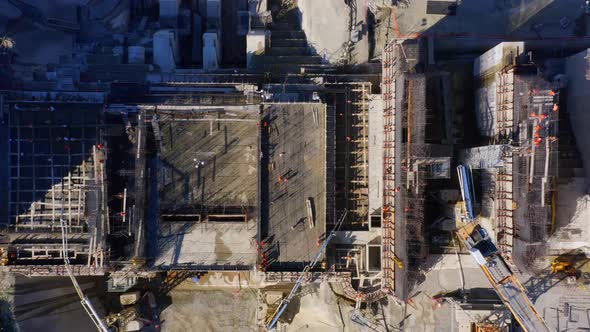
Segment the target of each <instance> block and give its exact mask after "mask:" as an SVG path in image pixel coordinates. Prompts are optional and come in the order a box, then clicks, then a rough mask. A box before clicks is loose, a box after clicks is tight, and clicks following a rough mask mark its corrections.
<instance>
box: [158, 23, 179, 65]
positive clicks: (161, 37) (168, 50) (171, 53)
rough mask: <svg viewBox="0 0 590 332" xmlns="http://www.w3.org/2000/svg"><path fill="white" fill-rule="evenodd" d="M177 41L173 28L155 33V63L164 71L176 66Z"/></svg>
mask: <svg viewBox="0 0 590 332" xmlns="http://www.w3.org/2000/svg"><path fill="white" fill-rule="evenodd" d="M177 47H178V45H177V42H176V37H175V36H174V32H173V31H172V30H159V31H157V32H156V33H155V34H154V64H155V65H158V66H159V67H160V70H162V71H163V72H170V71H173V70H174V69H175V68H176V54H177Z"/></svg>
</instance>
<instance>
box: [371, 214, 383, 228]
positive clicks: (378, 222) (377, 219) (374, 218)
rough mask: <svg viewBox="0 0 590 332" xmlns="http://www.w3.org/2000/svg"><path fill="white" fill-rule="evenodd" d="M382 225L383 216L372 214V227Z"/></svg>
mask: <svg viewBox="0 0 590 332" xmlns="http://www.w3.org/2000/svg"><path fill="white" fill-rule="evenodd" d="M373 227H375V228H378V227H381V216H371V228H373Z"/></svg>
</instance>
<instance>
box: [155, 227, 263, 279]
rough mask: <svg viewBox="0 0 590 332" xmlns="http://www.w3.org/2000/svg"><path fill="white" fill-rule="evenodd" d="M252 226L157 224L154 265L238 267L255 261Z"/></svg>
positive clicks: (254, 238) (254, 241)
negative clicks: (158, 227) (158, 231)
mask: <svg viewBox="0 0 590 332" xmlns="http://www.w3.org/2000/svg"><path fill="white" fill-rule="evenodd" d="M256 229H257V227H256V223H255V222H248V223H200V224H195V223H161V224H160V235H159V238H158V254H157V258H156V260H155V262H154V264H155V265H156V266H164V267H174V266H188V267H190V266H193V267H196V268H198V267H199V266H201V267H204V268H206V266H210V265H224V264H229V265H239V266H244V267H245V268H248V266H249V265H253V264H254V263H255V262H256V257H257V255H256Z"/></svg>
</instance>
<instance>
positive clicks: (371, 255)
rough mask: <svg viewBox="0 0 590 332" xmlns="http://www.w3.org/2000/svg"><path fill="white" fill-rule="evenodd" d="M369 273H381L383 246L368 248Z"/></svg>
mask: <svg viewBox="0 0 590 332" xmlns="http://www.w3.org/2000/svg"><path fill="white" fill-rule="evenodd" d="M367 256H368V259H367V261H368V266H367V271H369V272H378V271H381V246H376V245H375V246H367Z"/></svg>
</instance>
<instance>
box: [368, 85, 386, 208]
mask: <svg viewBox="0 0 590 332" xmlns="http://www.w3.org/2000/svg"><path fill="white" fill-rule="evenodd" d="M382 205H383V100H382V98H381V97H380V96H377V95H373V96H372V97H371V99H370V102H369V215H371V214H377V215H379V216H380V215H381V212H380V209H381V206H382Z"/></svg>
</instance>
